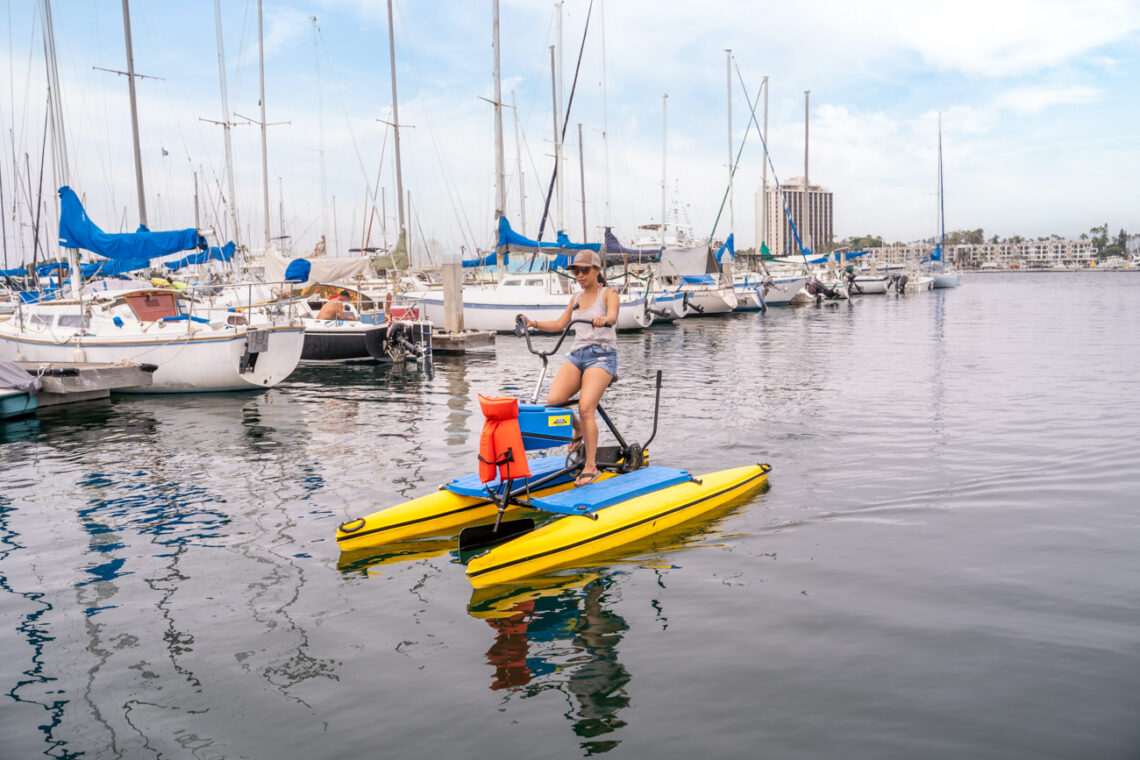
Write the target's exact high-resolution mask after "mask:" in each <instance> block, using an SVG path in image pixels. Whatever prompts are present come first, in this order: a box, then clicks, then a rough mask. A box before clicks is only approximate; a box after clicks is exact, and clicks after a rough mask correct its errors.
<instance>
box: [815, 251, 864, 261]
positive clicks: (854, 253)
mask: <svg viewBox="0 0 1140 760" xmlns="http://www.w3.org/2000/svg"><path fill="white" fill-rule="evenodd" d="M868 253H870V251H850V252H848V253H844V254H843V258H844V259H857V258H859V257H860V256H866V255H867V254H868ZM831 256H832V254H830V253H829V254H826V255H823V256H818V257H816V258H814V259H807V260H806V263H808V264H826V263H827V260H828V259H829V258H831Z"/></svg>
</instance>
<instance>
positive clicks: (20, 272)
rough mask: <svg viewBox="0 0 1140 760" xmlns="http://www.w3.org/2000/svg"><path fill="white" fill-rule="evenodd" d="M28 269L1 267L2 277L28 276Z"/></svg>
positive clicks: (0, 275)
mask: <svg viewBox="0 0 1140 760" xmlns="http://www.w3.org/2000/svg"><path fill="white" fill-rule="evenodd" d="M27 276H28V270H27V269H0V277H27Z"/></svg>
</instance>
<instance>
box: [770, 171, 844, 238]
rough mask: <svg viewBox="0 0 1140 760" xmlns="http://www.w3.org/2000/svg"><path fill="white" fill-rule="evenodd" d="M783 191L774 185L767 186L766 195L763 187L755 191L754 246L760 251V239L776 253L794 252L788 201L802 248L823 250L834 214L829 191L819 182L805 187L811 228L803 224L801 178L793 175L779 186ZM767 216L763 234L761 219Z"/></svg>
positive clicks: (829, 235) (831, 229)
mask: <svg viewBox="0 0 1140 760" xmlns="http://www.w3.org/2000/svg"><path fill="white" fill-rule="evenodd" d="M780 187H781V190H782V191H783V193H782V194H781V192H780V190H777V189H776V186H775V185H769V186H768V197H767V198H764V197H763V195H764V191H763V188H760V189H758V190H757V191H756V240H757V244H756V249H757V251H759V249H760V243H761V242H764V243H767V244H768V249H769V250H770V251H771V252H772V253H773V254H775V255H776V256H796V255H798V254H799V252H800V247H799V245H797V243H796V235H795V233H794V232H792V225H791V224H790V223H789V222H788V214H786V213H784V203H785V201H786V202H787V205H788V211H789V212H790V213H791V216H792V219H793V220H794V221H795V223H796V230H798V231H799V235H800V242H801V243H802V244H803V247H804V248H807V249H810V250H812V251H819V252H823V251H825V250H828V249H830V248H831V241H832V234H833V221H834V214H833V211H832V199H831V191H830V190H828V189H827V188H826V187H821V186H820V185H812V186H811V187H810V189H809V191H808V202H809V204H810V205H809V206H808V210H809V211H810V212H811V213H810V214H809V219H808V223H809V224H810V225H811V229H810V230H809V229H806V228H805V227H804V213H803V209H804V178H803V177H792V178H791V179H790V180H788V181H787V182H785V183H784V184H783V185H781V186H780ZM765 217H767V220H768V225H767V235H765V234H764V222H763V219H764V218H765Z"/></svg>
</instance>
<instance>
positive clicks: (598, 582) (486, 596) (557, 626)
mask: <svg viewBox="0 0 1140 760" xmlns="http://www.w3.org/2000/svg"><path fill="white" fill-rule="evenodd" d="M616 600H617V592H616V586H615V584H614V581H613V578H612V576H611V575H610V574H609V573H607V572H604V571H603V572H597V573H580V574H576V575H571V576H547V577H544V578H541V579H538V580H537V581H534V582H531V583H528V584H527V585H526V586H522V587H515V588H511V587H506V588H504V587H501V586H500V587H491V588H489V589H477V590H476V591H475V592H474V594H473V595H472V598H471V603H470V604H469V605H468V607H467V611H468V614H470V615H471V616H472V617H474V618H478V619H481V620H485V621H486V622H487V625H488V626H490V628H491V630H492V631H493V632H494V643H493V644H492V645H491V648H490V649H488V650H487V654H486V657H487V662H488V664H490V665H491V666H492V667H493V668H494V674H493V676H492V680H491V686H490V688H491V690H492V691H498V690H500V689H510V690H512V692H513V693H514V694H516V695H519V696H520V698H523V699H526V698H529V697H533V696H535V695H537V694H540V693H543V692H545V691H547V690H550V689H554V690H557V691H560V692H562V693H563V694H565V695H566V696H567V697H568V698H569V701H570V704H571V708H570V710H569V712H568V713H567V716H566V717H567V718H568V719H569V720H570V724H571V729H572V730H573V731H574V734H575V735H576V736H578V737H581V738H582V739H583V741H582V742H580V746H581V748H582V750H583V754H585V755H595V754H601V753H604V752H608V751H609V750H611V749H613V748H614V747H616V746H617V745H618V744H619V743H620V741H621V740H620V739H618V738H617V737H615V736H610V734H613V733H614V732H615V731H618V730H619V729H621V728H622V727H624V726H625V725H626V724H625V721H624V720H622V719H621V718H620V717H619V712H620V711H621V710H622V709H624V708H626V707H628V706H629V694H628V692H627V691H626V685H627V684H628V683H629V681H630V678H631V676H630V674H629V671H627V670H626V668H625V666H624V665H622V664H621V662H619V661H618V651H619V648H618V645H619V644H620V643H621V640H622V637H623V634H624V633H625V632H626V631H627V630H629V624H628V623H626V621H625V619H624V618H623V617H622V616H621V615H619V614H618V613H616V612H614V611H613V610H612V609H610V608H608V607H609V605H611V604H612V603H613V602H615V601H616Z"/></svg>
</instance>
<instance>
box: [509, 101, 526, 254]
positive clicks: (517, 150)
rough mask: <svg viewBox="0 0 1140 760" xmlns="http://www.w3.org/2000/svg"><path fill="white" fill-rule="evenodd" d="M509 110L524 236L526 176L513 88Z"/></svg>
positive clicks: (520, 222) (520, 217)
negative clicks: (513, 129) (510, 112)
mask: <svg viewBox="0 0 1140 760" xmlns="http://www.w3.org/2000/svg"><path fill="white" fill-rule="evenodd" d="M511 110H513V111H514V112H515V163H516V164H517V165H518V170H519V229H520V230H521V231H522V235H523V237H526V182H525V180H526V177H525V175H524V174H523V162H522V141H521V140H520V139H519V107H518V104H517V103H516V102H515V91H514V90H511Z"/></svg>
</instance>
